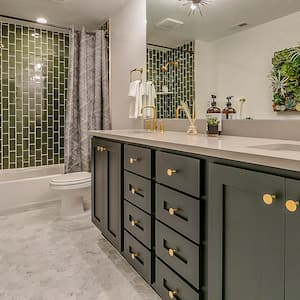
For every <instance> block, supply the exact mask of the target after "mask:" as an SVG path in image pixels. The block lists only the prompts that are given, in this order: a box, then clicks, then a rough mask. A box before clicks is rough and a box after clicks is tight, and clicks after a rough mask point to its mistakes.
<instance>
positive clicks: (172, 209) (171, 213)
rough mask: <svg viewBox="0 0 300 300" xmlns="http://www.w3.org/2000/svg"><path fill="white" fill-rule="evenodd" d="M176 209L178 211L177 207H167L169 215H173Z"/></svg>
mask: <svg viewBox="0 0 300 300" xmlns="http://www.w3.org/2000/svg"><path fill="white" fill-rule="evenodd" d="M177 211H179V209H178V208H172V207H171V208H169V214H170V216H175V213H176V212H177Z"/></svg>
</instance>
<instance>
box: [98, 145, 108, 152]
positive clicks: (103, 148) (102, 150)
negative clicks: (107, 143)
mask: <svg viewBox="0 0 300 300" xmlns="http://www.w3.org/2000/svg"><path fill="white" fill-rule="evenodd" d="M106 150H107V149H106V148H105V147H101V146H98V147H97V152H104V151H106Z"/></svg>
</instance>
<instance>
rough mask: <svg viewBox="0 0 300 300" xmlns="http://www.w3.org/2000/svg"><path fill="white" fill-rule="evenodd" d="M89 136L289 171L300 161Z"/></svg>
mask: <svg viewBox="0 0 300 300" xmlns="http://www.w3.org/2000/svg"><path fill="white" fill-rule="evenodd" d="M89 135H90V136H95V137H100V138H107V139H112V140H117V141H121V142H127V143H133V144H137V145H141V146H142V145H144V146H150V147H159V148H161V149H166V150H175V151H180V152H185V153H190V154H197V155H204V156H208V157H215V158H220V159H228V160H232V161H237V162H245V163H249V164H255V165H261V166H267V167H273V168H278V169H284V170H289V171H295V172H300V162H299V161H298V160H293V159H286V158H278V157H271V156H264V155H257V154H251V153H242V152H236V151H229V150H218V149H211V148H205V147H201V146H191V145H181V144H176V143H172V142H170V141H153V140H148V139H146V138H142V137H139V138H136V137H128V136H124V135H120V134H116V133H111V134H110V133H107V132H101V131H90V132H89Z"/></svg>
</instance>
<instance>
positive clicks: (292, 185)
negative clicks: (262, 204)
mask: <svg viewBox="0 0 300 300" xmlns="http://www.w3.org/2000/svg"><path fill="white" fill-rule="evenodd" d="M288 201H290V203H288ZM286 202H287V209H286V214H287V215H286V256H285V270H286V278H285V284H286V289H285V293H286V296H285V300H298V299H299V297H300V238H299V229H300V208H299V202H300V181H296V180H287V181H286ZM288 204H290V205H291V206H289V205H288Z"/></svg>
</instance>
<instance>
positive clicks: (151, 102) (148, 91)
mask: <svg viewBox="0 0 300 300" xmlns="http://www.w3.org/2000/svg"><path fill="white" fill-rule="evenodd" d="M141 94H142V96H144V101H143V103H144V106H146V105H147V106H155V99H156V91H155V86H154V84H153V82H152V81H147V82H146V83H145V84H142V87H141ZM144 117H145V118H153V117H154V116H153V111H152V110H151V109H146V110H145V113H144Z"/></svg>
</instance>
